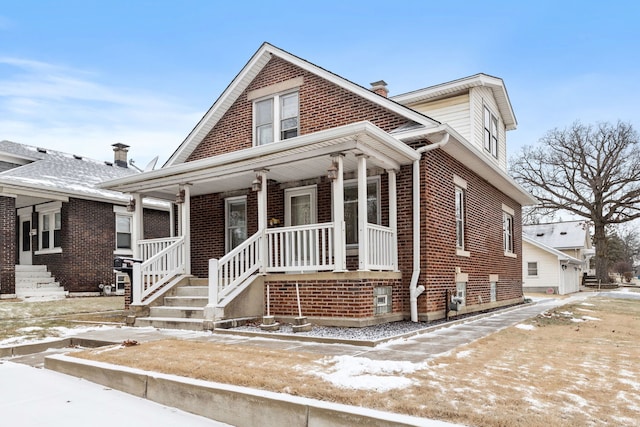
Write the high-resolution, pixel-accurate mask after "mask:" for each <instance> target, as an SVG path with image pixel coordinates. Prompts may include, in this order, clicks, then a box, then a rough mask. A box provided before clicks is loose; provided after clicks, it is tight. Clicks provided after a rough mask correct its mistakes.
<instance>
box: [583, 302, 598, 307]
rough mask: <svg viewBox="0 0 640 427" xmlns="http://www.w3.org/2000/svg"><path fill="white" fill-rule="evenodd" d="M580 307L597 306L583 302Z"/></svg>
mask: <svg viewBox="0 0 640 427" xmlns="http://www.w3.org/2000/svg"><path fill="white" fill-rule="evenodd" d="M580 305H584V306H585V307H595V306H596V305H595V304H591V303H590V302H583V303H580Z"/></svg>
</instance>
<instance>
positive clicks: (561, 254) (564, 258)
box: [522, 234, 582, 264]
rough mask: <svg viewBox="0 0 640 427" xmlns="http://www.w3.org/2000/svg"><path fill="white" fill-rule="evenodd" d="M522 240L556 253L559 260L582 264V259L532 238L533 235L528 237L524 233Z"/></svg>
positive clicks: (553, 253)
mask: <svg viewBox="0 0 640 427" xmlns="http://www.w3.org/2000/svg"><path fill="white" fill-rule="evenodd" d="M522 241H523V242H524V243H528V244H530V245H533V246H535V247H537V248H540V249H542V250H543V251H546V252H548V253H550V254H552V255H555V256H556V257H558V261H561V262H567V263H569V264H582V261H580V260H579V259H578V258H574V257H572V256H569V255H567V254H565V253H564V252H560V251H559V250H557V249H554V248H552V247H551V246H547V245H545V244H544V243H541V242H539V241H537V240H535V239H532V238H531V237H528V236H527V235H526V234H523V235H522Z"/></svg>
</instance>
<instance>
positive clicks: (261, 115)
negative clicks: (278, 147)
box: [253, 91, 299, 145]
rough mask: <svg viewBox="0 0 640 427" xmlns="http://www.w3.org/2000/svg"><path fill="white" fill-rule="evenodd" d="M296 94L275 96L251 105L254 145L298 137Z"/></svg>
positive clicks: (297, 101) (297, 100)
mask: <svg viewBox="0 0 640 427" xmlns="http://www.w3.org/2000/svg"><path fill="white" fill-rule="evenodd" d="M298 104H299V96H298V92H297V91H295V92H288V93H282V94H276V95H274V96H272V97H270V98H266V99H261V100H257V101H255V102H254V104H253V112H254V117H253V122H254V141H255V145H265V144H269V143H272V142H275V141H282V140H284V139H289V138H293V137H296V136H298V132H299V120H298V114H299V113H298V111H299V108H298Z"/></svg>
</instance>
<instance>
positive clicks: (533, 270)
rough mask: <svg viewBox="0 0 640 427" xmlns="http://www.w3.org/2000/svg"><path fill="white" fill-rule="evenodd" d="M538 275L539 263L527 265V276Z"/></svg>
mask: <svg viewBox="0 0 640 427" xmlns="http://www.w3.org/2000/svg"><path fill="white" fill-rule="evenodd" d="M537 275H538V263H537V262H528V263H527V276H529V277H536V276H537Z"/></svg>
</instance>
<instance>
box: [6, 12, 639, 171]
mask: <svg viewBox="0 0 640 427" xmlns="http://www.w3.org/2000/svg"><path fill="white" fill-rule="evenodd" d="M639 4H640V2H636V1H615V0H614V1H609V2H606V3H602V2H595V1H562V0H555V1H547V0H541V1H535V2H518V1H490V0H484V1H476V2H471V1H457V0H448V1H429V0H416V1H404V0H395V1H384V2H382V1H366V2H365V1H347V0H341V1H333V0H324V1H316V2H305V1H277V0H275V1H274V0H272V1H256V2H248V1H235V2H229V1H225V2H223V1H213V0H209V1H207V0H183V1H175V0H174V1H164V0H155V1H136V0H128V1H121V0H109V1H104V0H103V1H94V0H81V1H76V0H69V1H64V0H61V1H55V2H54V1H45V0H42V1H33V0H20V1H12V0H0V140H1V139H8V140H12V141H15V142H21V143H25V144H31V145H38V146H43V147H48V148H52V149H58V150H61V151H67V152H70V153H74V154H80V155H84V156H88V157H92V158H96V159H100V160H109V159H111V158H112V152H111V146H110V145H111V144H113V143H115V142H122V143H125V144H128V145H130V146H131V151H130V156H131V157H132V158H133V159H134V160H136V164H137V165H138V166H140V167H143V166H144V165H145V164H146V162H148V161H149V160H150V159H151V158H152V157H154V156H155V155H159V156H160V162H161V163H162V162H164V161H165V160H166V159H167V158H168V156H169V155H170V154H171V153H172V152H173V151H174V150H175V149H176V148H177V147H178V145H179V144H180V143H181V142H182V140H183V139H184V138H185V137H186V135H187V134H188V133H189V131H190V130H191V129H192V128H193V127H194V126H195V124H196V123H197V122H198V120H199V119H200V118H201V117H202V115H204V113H205V112H206V110H207V109H208V108H209V107H210V106H211V104H213V102H214V101H215V100H216V98H217V97H218V96H219V95H220V93H221V92H222V91H223V90H224V88H225V87H226V86H227V84H229V82H230V81H231V80H232V79H233V78H234V77H235V75H236V74H237V73H238V72H239V71H240V69H241V68H242V67H243V66H244V65H245V63H246V62H247V61H248V60H249V58H250V57H251V55H252V54H253V53H254V52H255V51H256V50H257V49H258V48H259V47H260V45H261V43H262V42H264V41H267V42H269V43H271V44H274V45H275V46H277V47H279V48H281V49H284V50H286V51H288V52H290V53H293V54H295V55H297V56H300V57H302V58H304V59H306V60H308V61H310V62H312V63H314V64H316V65H319V66H321V67H323V68H326V69H328V70H330V71H332V72H335V73H337V74H339V75H341V76H343V77H345V78H347V79H349V80H351V81H353V82H355V83H358V84H360V85H363V86H368V85H369V83H370V82H373V81H376V80H380V79H384V80H385V81H386V82H387V83H388V84H389V89H390V91H391V93H390V95H395V94H400V93H404V92H407V91H410V90H415V89H419V88H423V87H427V86H431V85H434V84H438V83H443V82H446V81H450V80H454V79H458V78H461V77H465V76H469V75H472V74H475V73H478V72H483V73H487V74H491V75H494V76H498V77H501V78H503V79H504V81H505V84H506V86H507V90H508V92H509V96H510V99H511V102H512V104H513V108H514V110H515V113H516V117H517V119H518V129H517V130H515V131H511V132H509V133H508V134H507V136H508V143H509V155H513V154H514V153H516V152H517V151H518V150H519V149H520V147H521V146H522V145H525V144H535V143H536V141H537V140H538V138H540V137H541V136H543V135H544V133H545V132H546V131H547V130H549V129H552V128H555V127H560V128H563V127H566V126H569V125H570V124H571V123H572V122H573V121H575V120H581V121H582V122H584V123H595V122H597V121H613V122H615V121H617V120H618V119H619V120H623V121H628V122H631V123H632V124H633V125H634V127H636V129H638V130H640V102H639V100H640V78H639V77H640V63H639V62H640V61H639V60H640V30H639V28H640V22H639V21H640V6H639Z"/></svg>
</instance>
